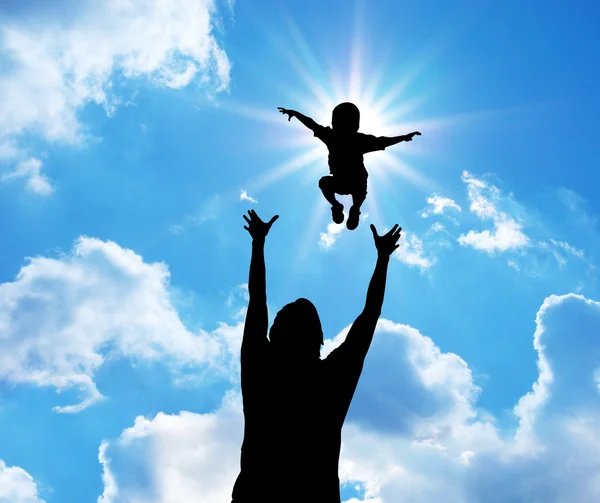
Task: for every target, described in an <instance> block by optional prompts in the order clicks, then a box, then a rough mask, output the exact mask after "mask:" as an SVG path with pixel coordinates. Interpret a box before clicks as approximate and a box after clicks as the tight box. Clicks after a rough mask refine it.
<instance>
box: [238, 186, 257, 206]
mask: <svg viewBox="0 0 600 503" xmlns="http://www.w3.org/2000/svg"><path fill="white" fill-rule="evenodd" d="M240 201H248V202H250V203H253V204H256V203H258V201H257V200H256V199H254V198H253V197H250V196H249V195H248V193H247V192H246V191H245V190H243V189H242V193H241V194H240Z"/></svg>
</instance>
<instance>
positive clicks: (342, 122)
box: [331, 102, 360, 133]
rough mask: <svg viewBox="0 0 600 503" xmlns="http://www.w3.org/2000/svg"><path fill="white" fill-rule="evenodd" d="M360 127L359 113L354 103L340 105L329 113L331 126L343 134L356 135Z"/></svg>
mask: <svg viewBox="0 0 600 503" xmlns="http://www.w3.org/2000/svg"><path fill="white" fill-rule="evenodd" d="M359 125H360V111H359V110H358V107H357V106H356V105H355V104H354V103H349V102H345V103H340V104H339V105H338V106H336V107H335V108H334V109H333V112H332V113H331V126H332V127H333V129H335V130H338V131H342V132H344V133H356V132H357V131H358V127H359Z"/></svg>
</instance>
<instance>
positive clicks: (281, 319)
mask: <svg viewBox="0 0 600 503" xmlns="http://www.w3.org/2000/svg"><path fill="white" fill-rule="evenodd" d="M269 340H270V341H271V345H272V347H273V348H274V349H275V350H276V351H277V352H278V353H280V354H282V355H284V356H285V357H286V358H289V359H294V360H311V359H318V358H319V356H320V354H321V345H322V344H323V330H322V328H321V320H320V319H319V313H317V308H316V307H315V306H314V304H313V303H312V302H311V301H310V300H307V299H298V300H296V301H294V302H291V303H290V304H287V305H286V306H284V307H282V308H281V310H280V311H279V312H278V313H277V316H275V321H274V322H273V326H272V327H271V331H270V332H269Z"/></svg>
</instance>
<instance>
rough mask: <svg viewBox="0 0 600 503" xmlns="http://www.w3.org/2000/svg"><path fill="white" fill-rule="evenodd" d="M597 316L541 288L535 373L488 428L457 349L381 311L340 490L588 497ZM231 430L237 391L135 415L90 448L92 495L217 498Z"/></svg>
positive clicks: (226, 482)
mask: <svg viewBox="0 0 600 503" xmlns="http://www.w3.org/2000/svg"><path fill="white" fill-rule="evenodd" d="M599 328H600V303H597V302H594V301H591V300H589V299H586V298H584V297H582V296H579V295H574V294H569V295H565V296H551V297H549V298H547V299H546V300H545V301H544V303H543V305H542V306H541V308H540V310H539V312H538V313H537V316H536V331H535V334H534V348H535V349H536V351H537V354H538V368H539V377H538V380H537V381H536V382H535V383H534V385H533V389H532V391H531V392H530V393H528V394H526V395H525V396H524V397H522V398H521V400H520V401H519V402H518V404H517V406H516V407H515V409H514V414H515V419H516V420H517V422H518V425H517V427H516V429H514V430H511V429H510V428H509V427H507V428H506V429H505V430H501V429H500V428H499V426H498V425H497V423H496V420H495V418H494V417H492V416H491V415H489V414H487V413H486V412H485V411H482V410H480V409H478V408H477V398H478V396H479V392H480V388H479V387H478V386H477V385H476V384H475V383H474V381H473V376H472V373H471V371H470V369H469V367H468V365H467V363H466V362H465V361H464V360H463V359H461V358H460V357H459V356H458V355H455V354H452V353H443V352H441V351H440V350H439V348H438V347H437V346H436V345H435V344H434V342H433V341H432V340H431V339H430V338H429V337H427V336H424V335H422V334H421V333H419V331H418V330H416V329H414V328H412V327H409V326H406V325H401V324H397V323H393V322H392V321H389V320H381V321H380V323H379V325H378V328H377V334H376V336H375V339H374V342H373V347H372V351H371V353H370V354H369V357H368V358H367V362H366V364H365V369H364V373H363V377H362V379H361V382H360V384H359V387H358V389H357V392H356V398H355V401H354V403H353V406H352V408H351V411H350V414H349V418H348V421H347V424H346V426H345V427H344V432H343V440H344V443H343V447H342V456H341V460H340V478H341V481H342V483H348V484H352V485H355V486H356V485H358V486H359V487H360V488H361V491H360V493H361V494H360V495H357V496H356V497H355V498H353V499H351V500H349V501H348V502H347V503H367V502H368V503H388V502H389V503H392V502H395V501H411V502H414V503H433V502H437V501H446V502H449V503H478V502H483V501H485V502H491V503H500V502H502V503H504V502H507V501H510V502H511V503H512V502H515V503H529V502H531V501H544V502H548V503H563V502H567V501H577V502H578V503H595V502H596V501H599V500H600V478H599V477H598V473H600V459H599V458H598V456H597V452H598V449H599V448H600V427H599V424H600V402H599V401H598V393H599V388H598V386H599V381H600V379H599V376H600V341H599V340H598V334H599V333H600V330H599ZM346 333H347V328H346V329H345V330H344V331H342V333H341V334H339V335H338V336H337V337H336V338H335V339H334V340H331V341H327V343H326V347H325V351H324V354H327V353H328V352H329V351H331V350H332V349H333V347H335V346H336V345H338V344H340V343H341V342H342V341H343V339H344V338H345V336H346ZM574 334H576V337H574V336H573V335H574ZM374 410H376V411H377V413H376V414H374V413H373V412H372V411H374ZM369 411H371V413H369ZM241 433H242V415H241V409H240V406H239V397H238V396H237V395H228V396H227V397H226V399H225V400H224V402H223V406H222V407H221V409H219V410H218V411H216V412H214V413H211V414H202V415H200V414H189V413H181V414H179V415H176V416H167V415H164V414H159V415H157V416H156V417H155V418H154V419H152V420H150V419H144V418H138V419H137V420H136V423H135V425H134V426H133V427H132V428H130V429H128V430H125V431H124V432H123V434H122V435H121V437H120V438H119V439H117V440H116V441H114V442H110V443H108V444H104V446H103V448H102V449H104V451H103V450H102V449H101V455H102V456H105V455H106V456H107V457H103V458H102V459H103V465H104V470H105V479H107V478H108V480H112V481H113V482H114V486H111V485H110V484H109V485H107V487H109V489H110V488H111V487H112V489H110V491H112V493H111V494H112V496H109V497H106V493H105V500H103V503H119V502H124V501H130V500H134V499H135V501H140V502H143V503H168V502H171V501H181V500H183V499H186V498H188V499H190V500H194V499H197V500H201V501H206V502H207V503H212V502H213V501H217V500H219V501H224V500H227V499H228V498H229V495H230V493H231V488H232V484H233V481H234V479H235V475H236V474H237V470H238V466H239V465H238V463H239V447H240V441H241ZM132 466H133V469H132ZM107 474H110V476H109V477H107ZM148 480H152V481H153V484H148V483H147V482H148ZM292 490H293V489H292ZM110 491H109V492H110Z"/></svg>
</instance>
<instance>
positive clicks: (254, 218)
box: [244, 210, 279, 240]
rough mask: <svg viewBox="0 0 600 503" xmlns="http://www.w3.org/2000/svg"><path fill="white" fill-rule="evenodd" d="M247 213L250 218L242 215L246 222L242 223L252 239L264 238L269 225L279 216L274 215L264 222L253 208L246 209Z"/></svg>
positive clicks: (269, 227)
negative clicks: (246, 223) (245, 223)
mask: <svg viewBox="0 0 600 503" xmlns="http://www.w3.org/2000/svg"><path fill="white" fill-rule="evenodd" d="M248 215H249V216H250V218H248V217H247V216H246V215H244V220H246V222H248V225H244V229H246V230H247V231H248V232H249V233H250V235H251V236H252V239H261V240H264V239H265V238H266V237H267V234H268V233H269V230H270V229H271V226H272V225H273V223H274V222H275V220H277V219H278V218H279V215H275V216H274V217H273V218H272V219H271V220H269V221H268V222H266V223H265V222H263V221H262V220H261V219H260V217H259V216H258V215H257V214H256V211H254V210H248Z"/></svg>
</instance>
